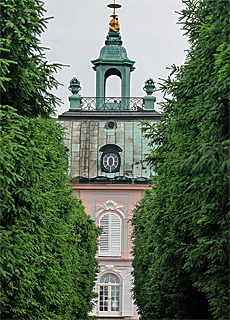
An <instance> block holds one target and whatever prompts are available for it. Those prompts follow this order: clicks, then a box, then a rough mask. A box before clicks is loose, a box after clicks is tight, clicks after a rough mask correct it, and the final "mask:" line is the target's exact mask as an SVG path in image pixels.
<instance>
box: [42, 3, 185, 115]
mask: <svg viewBox="0 0 230 320" xmlns="http://www.w3.org/2000/svg"><path fill="white" fill-rule="evenodd" d="M43 1H44V2H45V9H46V10H47V13H46V15H45V16H46V17H49V16H53V17H54V19H52V20H49V24H48V29H47V30H46V31H45V33H44V34H43V35H42V44H43V45H44V46H46V47H48V48H50V50H49V51H46V57H47V60H48V61H49V62H58V63H62V64H68V65H69V66H70V67H64V68H63V69H62V70H60V71H58V73H57V74H56V78H57V79H58V81H59V82H61V83H62V84H63V85H64V86H62V87H59V90H58V91H54V93H55V94H56V95H57V96H59V97H60V98H61V99H62V101H63V102H64V104H63V105H62V107H58V110H57V114H61V113H63V112H64V111H67V110H68V109H69V101H68V96H70V95H71V93H70V91H69V90H68V86H69V81H70V80H71V78H72V77H74V76H75V77H77V78H78V79H80V81H81V86H82V90H81V91H80V95H81V96H83V97H90V96H91V97H94V96H95V94H96V83H95V80H96V72H95V71H93V69H92V63H91V62H90V61H91V60H93V59H96V58H98V56H99V52H100V49H101V48H102V47H103V46H104V43H105V38H106V35H107V33H108V30H109V21H110V19H111V18H110V15H111V14H112V9H109V8H107V4H109V3H113V0H112V1H110V0H43ZM116 3H120V4H121V5H122V8H120V9H118V10H117V14H118V16H119V23H120V33H121V37H122V40H123V46H124V47H125V48H126V50H127V52H128V58H129V59H131V60H135V61H136V63H135V65H134V66H135V67H136V69H135V71H134V72H132V76H131V96H132V97H143V96H144V95H145V92H144V91H143V85H144V81H145V80H146V79H148V78H150V77H151V78H153V79H154V80H155V81H156V82H159V78H167V76H168V74H169V70H167V69H166V68H167V67H170V66H171V65H172V64H173V63H175V64H176V65H181V64H183V63H184V60H185V56H186V52H185V50H186V49H188V43H187V38H186V37H185V36H183V31H181V30H180V28H181V26H180V25H178V24H176V22H177V21H178V16H179V15H178V14H177V13H175V11H181V9H183V8H184V5H183V4H182V0H121V1H118V0H117V1H116ZM119 95H120V79H119V78H118V77H116V76H112V77H110V78H109V79H108V80H107V96H110V97H113V96H119ZM154 95H155V96H156V98H157V102H160V101H162V94H161V93H160V92H156V93H154ZM156 109H159V106H157V105H156Z"/></svg>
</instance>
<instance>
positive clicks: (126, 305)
mask: <svg viewBox="0 0 230 320" xmlns="http://www.w3.org/2000/svg"><path fill="white" fill-rule="evenodd" d="M132 279H133V277H132V275H131V274H128V275H127V276H126V277H125V278H124V280H123V299H122V300H123V301H122V302H123V303H122V306H123V308H122V309H123V310H122V316H132V315H133V300H132V286H133V284H132Z"/></svg>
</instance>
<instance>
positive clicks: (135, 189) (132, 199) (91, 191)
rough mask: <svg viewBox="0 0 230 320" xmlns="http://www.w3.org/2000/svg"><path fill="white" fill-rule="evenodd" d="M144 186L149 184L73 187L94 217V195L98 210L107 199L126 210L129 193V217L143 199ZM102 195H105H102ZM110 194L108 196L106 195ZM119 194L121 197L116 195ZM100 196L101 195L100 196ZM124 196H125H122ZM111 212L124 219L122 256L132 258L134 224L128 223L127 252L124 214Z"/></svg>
mask: <svg viewBox="0 0 230 320" xmlns="http://www.w3.org/2000/svg"><path fill="white" fill-rule="evenodd" d="M144 188H147V186H143V185H132V184H129V185H123V184H122V185H118V184H116V185H111V184H108V185H107V184H104V185H102V184H100V185H99V184H78V185H75V186H74V187H73V190H74V194H75V195H76V196H77V197H78V199H81V200H82V203H83V205H84V207H85V210H86V213H87V214H88V215H90V216H91V217H92V218H93V195H94V196H95V198H96V210H98V209H100V207H99V205H103V203H105V202H106V201H107V200H113V201H114V202H116V204H117V205H118V206H122V208H121V209H122V210H123V211H125V209H126V207H125V196H127V195H128V219H131V217H132V211H133V209H134V207H135V204H136V203H137V202H138V201H139V200H140V199H141V196H142V194H143V192H144ZM101 195H105V196H104V197H101ZM106 195H108V196H106ZM116 195H119V197H116ZM98 196H100V197H98ZM122 196H124V197H122ZM109 211H110V212H114V213H116V214H117V215H118V216H119V217H120V218H121V221H122V228H121V251H122V255H121V258H123V259H130V258H132V255H131V253H130V252H131V250H132V243H131V233H132V226H131V223H130V222H129V223H128V250H127V252H125V251H124V218H123V216H122V215H121V214H120V213H119V212H117V211H113V210H109ZM103 213H105V211H103V212H102V213H101V214H99V215H98V216H97V218H96V221H95V222H96V225H98V223H99V219H100V217H101V215H102V214H103Z"/></svg>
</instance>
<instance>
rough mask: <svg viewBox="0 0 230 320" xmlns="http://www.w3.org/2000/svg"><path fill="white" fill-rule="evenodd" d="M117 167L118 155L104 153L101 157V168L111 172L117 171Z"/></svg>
mask: <svg viewBox="0 0 230 320" xmlns="http://www.w3.org/2000/svg"><path fill="white" fill-rule="evenodd" d="M118 165H119V158H118V155H117V154H115V153H106V154H105V155H104V156H103V167H104V168H105V169H106V170H107V171H109V172H113V171H114V170H116V169H117V167H118Z"/></svg>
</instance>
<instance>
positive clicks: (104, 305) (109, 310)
mask: <svg viewBox="0 0 230 320" xmlns="http://www.w3.org/2000/svg"><path fill="white" fill-rule="evenodd" d="M99 312H100V315H103V314H105V315H119V314H120V280H119V278H118V277H117V276H116V275H114V274H112V273H107V274H105V275H103V276H102V277H101V280H100V292H99Z"/></svg>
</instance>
